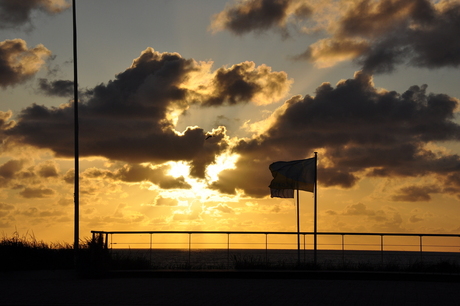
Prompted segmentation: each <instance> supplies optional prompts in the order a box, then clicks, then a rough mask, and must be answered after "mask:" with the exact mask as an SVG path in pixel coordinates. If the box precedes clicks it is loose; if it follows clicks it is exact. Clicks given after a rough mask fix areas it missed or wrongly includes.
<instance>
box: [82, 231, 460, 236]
mask: <svg viewBox="0 0 460 306" xmlns="http://www.w3.org/2000/svg"><path fill="white" fill-rule="evenodd" d="M91 233H93V234H222V235H297V234H300V235H314V234H315V233H314V232H299V233H298V232H243V231H91ZM316 234H317V235H326V236H332V235H339V236H342V235H344V236H397V237H460V234H415V233H353V232H343V233H342V232H317V233H316Z"/></svg>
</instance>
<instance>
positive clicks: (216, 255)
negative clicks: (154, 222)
mask: <svg viewBox="0 0 460 306" xmlns="http://www.w3.org/2000/svg"><path fill="white" fill-rule="evenodd" d="M110 252H111V255H112V257H113V258H121V259H131V260H134V259H142V260H144V261H148V262H150V265H151V266H152V267H153V268H158V269H181V268H187V269H189V268H192V269H235V268H236V269H238V268H243V269H244V268H247V269H250V268H264V267H265V268H288V267H292V266H296V265H299V264H300V265H301V266H302V265H303V266H306V267H308V266H309V265H312V264H315V265H318V266H320V267H322V268H326V269H334V268H339V267H350V268H357V269H359V267H363V268H367V269H369V268H372V267H375V268H382V267H393V268H407V267H411V266H415V265H420V264H422V265H437V264H438V265H439V264H449V265H451V266H452V265H457V266H460V253H459V252H414V251H361V250H357V251H354V250H344V251H342V250H317V251H316V252H315V251H313V250H300V252H299V251H298V250H293V249H288V250H283V249H268V250H265V249H191V250H188V249H110Z"/></svg>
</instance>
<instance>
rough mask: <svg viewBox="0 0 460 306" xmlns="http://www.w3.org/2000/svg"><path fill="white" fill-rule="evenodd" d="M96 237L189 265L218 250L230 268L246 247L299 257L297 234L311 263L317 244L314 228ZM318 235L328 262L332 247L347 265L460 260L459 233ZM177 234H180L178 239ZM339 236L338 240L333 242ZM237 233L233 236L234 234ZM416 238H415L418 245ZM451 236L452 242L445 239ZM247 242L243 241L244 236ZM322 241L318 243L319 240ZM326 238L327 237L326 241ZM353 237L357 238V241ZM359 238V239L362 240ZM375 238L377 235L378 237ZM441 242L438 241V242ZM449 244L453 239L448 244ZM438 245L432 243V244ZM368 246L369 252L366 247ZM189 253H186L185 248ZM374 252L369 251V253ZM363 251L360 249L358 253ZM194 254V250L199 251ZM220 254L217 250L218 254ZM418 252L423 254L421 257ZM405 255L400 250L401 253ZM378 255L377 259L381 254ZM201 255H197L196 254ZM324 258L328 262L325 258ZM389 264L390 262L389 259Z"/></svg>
mask: <svg viewBox="0 0 460 306" xmlns="http://www.w3.org/2000/svg"><path fill="white" fill-rule="evenodd" d="M91 233H92V235H93V238H96V236H98V237H99V238H102V240H103V243H104V247H105V248H107V249H110V250H121V249H132V246H135V249H143V250H149V253H148V254H149V257H150V261H151V262H152V251H161V250H172V249H175V250H178V249H179V250H181V251H182V255H184V254H185V258H184V256H182V259H181V260H182V261H183V262H185V263H186V264H188V265H191V263H192V253H194V252H195V253H196V251H197V250H202V251H203V250H209V249H210V248H211V249H214V250H216V249H218V250H219V251H220V253H219V254H220V256H222V254H224V257H226V258H223V259H221V260H224V261H226V264H227V266H230V258H231V255H233V256H235V254H238V252H239V251H242V249H252V250H254V251H257V254H258V255H257V256H263V257H264V260H265V261H266V262H269V260H270V259H273V258H274V256H275V255H274V254H275V253H276V254H278V255H276V256H279V254H280V252H281V251H283V250H284V252H285V256H284V257H283V258H284V259H283V260H286V258H287V257H288V255H286V254H290V255H289V256H291V257H294V258H295V255H293V254H296V253H295V252H293V251H294V250H296V251H297V242H296V241H294V240H291V241H289V239H291V238H292V239H294V238H297V235H300V237H301V238H302V239H301V241H302V243H301V251H302V255H303V256H302V258H303V262H309V261H310V259H311V258H312V252H313V251H312V249H313V243H312V242H308V241H307V240H311V241H312V240H313V237H314V233H313V232H300V233H297V232H247V231H91ZM316 234H317V237H318V239H320V240H321V239H323V240H325V241H323V242H320V243H318V252H320V254H321V255H320V258H321V256H322V257H326V256H327V258H328V259H327V260H330V261H331V260H332V259H331V258H332V257H331V256H332V255H331V254H332V253H331V252H328V251H331V250H333V251H334V252H333V254H334V256H335V258H334V259H333V260H335V261H336V262H340V261H341V262H342V263H345V262H346V261H347V260H350V258H351V256H352V255H354V256H358V255H359V256H362V255H363V254H366V255H368V256H370V255H372V256H373V261H374V262H380V264H383V263H384V262H385V258H387V259H390V258H393V259H394V258H398V257H397V255H398V254H399V253H398V252H399V251H406V252H407V251H409V252H407V253H410V254H411V256H412V257H411V258H412V260H415V259H417V260H418V261H422V262H423V261H426V260H427V259H429V258H430V257H434V256H437V255H439V254H441V253H446V254H447V253H449V254H450V255H449V256H450V257H449V260H451V259H452V258H453V259H455V261H456V262H457V261H460V234H415V233H352V232H348V233H347V232H318V233H316ZM125 235H129V236H131V237H132V235H137V236H138V237H139V236H143V237H144V236H148V238H149V239H148V240H140V241H139V240H138V241H134V240H135V239H133V238H130V239H129V240H128V241H127V242H126V241H123V239H118V240H117V239H115V238H114V237H120V236H125ZM164 235H166V236H167V239H163V240H161V241H160V240H154V237H159V236H164ZM184 235H185V236H186V239H185V240H184V239H183V236H184ZM203 235H204V236H208V237H209V236H217V235H221V236H222V235H223V236H224V237H225V239H222V238H221V239H220V240H219V239H218V240H217V241H216V240H212V241H211V242H209V241H204V242H203V240H202V239H199V238H198V237H203ZM174 236H176V237H174ZM178 236H182V240H180V239H179V240H178V239H177V237H178ZM236 236H244V237H245V239H248V237H250V236H252V237H260V236H262V239H260V238H256V239H255V241H254V239H252V240H251V239H249V240H251V241H249V242H247V241H246V242H241V241H235V238H236ZM274 236H284V237H288V238H287V239H286V238H283V239H274V238H273V237H274ZM334 236H335V239H337V237H338V238H339V239H340V240H339V241H338V242H337V241H336V242H335V243H333V242H331V240H334ZM231 237H233V238H231ZM364 237H365V238H371V239H373V237H375V238H377V239H378V242H376V241H373V242H369V241H367V242H365V241H364V242H363V241H362V240H366V239H364ZM414 238H415V240H416V242H415V243H414V241H413V240H414ZM392 239H393V240H394V239H397V240H399V243H396V241H393V242H391V240H392ZM407 239H410V240H411V241H410V242H411V243H409V244H408V242H407V241H406V242H405V243H404V242H402V241H404V240H407ZM429 239H431V240H433V239H435V240H438V239H441V240H444V242H443V243H442V244H440V243H435V244H429V243H426V240H429ZM446 239H447V240H448V241H446ZM243 240H244V239H243ZM320 240H319V241H320ZM326 240H327V241H326ZM351 240H354V241H353V242H352V241H351ZM357 240H358V241H357ZM374 240H375V239H374ZM435 242H436V241H435ZM447 242H448V243H447ZM432 243H433V242H432ZM363 250H364V251H363ZM184 251H185V252H184ZM367 251H370V252H367ZM359 252H360V253H359ZM195 253H194V254H195ZM216 254H217V253H216ZM417 254H418V255H417ZM399 255H400V254H399ZM377 256H378V257H379V258H378V259H377V260H376V257H377ZM195 257H196V256H195ZM323 259H324V258H323ZM323 262H324V260H323ZM387 262H388V260H387Z"/></svg>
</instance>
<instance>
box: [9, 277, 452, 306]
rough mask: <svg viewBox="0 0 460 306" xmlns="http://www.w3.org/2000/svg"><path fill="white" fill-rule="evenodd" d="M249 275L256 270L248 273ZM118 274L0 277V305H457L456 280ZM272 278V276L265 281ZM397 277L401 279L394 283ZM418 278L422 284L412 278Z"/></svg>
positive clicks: (437, 278) (435, 278) (438, 278)
mask: <svg viewBox="0 0 460 306" xmlns="http://www.w3.org/2000/svg"><path fill="white" fill-rule="evenodd" d="M255 273H257V272H255ZM228 275H229V277H225V276H224V275H223V274H222V273H221V274H216V273H214V274H213V273H207V274H206V272H203V274H190V273H188V274H187V273H186V272H184V273H182V274H181V273H176V274H169V276H165V275H162V274H159V275H158V276H157V277H155V275H154V274H145V275H142V274H135V273H133V274H125V275H124V276H123V277H122V276H115V277H110V278H102V279H81V278H77V277H75V275H74V273H73V271H38V272H13V273H0V292H1V293H0V304H1V305H238V306H242V305H418V306H420V305H459V303H460V301H459V292H460V282H457V281H455V280H456V278H455V277H450V278H448V277H446V280H447V279H449V281H443V277H442V276H440V277H439V276H437V277H433V278H425V280H423V281H421V280H417V276H413V277H409V278H408V277H406V278H404V279H405V280H398V279H399V277H398V276H397V275H392V276H391V277H377V276H375V275H374V276H369V277H366V276H364V277H362V276H361V277H353V276H352V274H349V275H348V276H347V275H346V274H343V275H342V276H341V277H339V278H340V279H337V278H338V277H337V276H334V275H332V274H331V275H325V276H319V277H318V276H316V277H311V278H309V277H298V275H297V277H296V276H294V277H287V276H286V275H284V276H281V275H280V274H275V273H272V274H269V273H267V274H265V275H263V274H259V275H260V276H263V277H257V276H255V277H251V275H250V274H244V273H241V274H239V275H238V274H235V273H233V274H228ZM270 275H272V277H270ZM401 279H403V278H401ZM420 279H422V278H420Z"/></svg>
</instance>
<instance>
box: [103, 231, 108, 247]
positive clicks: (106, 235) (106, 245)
mask: <svg viewBox="0 0 460 306" xmlns="http://www.w3.org/2000/svg"><path fill="white" fill-rule="evenodd" d="M104 248H105V249H106V250H107V249H108V248H109V233H105V243H104Z"/></svg>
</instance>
